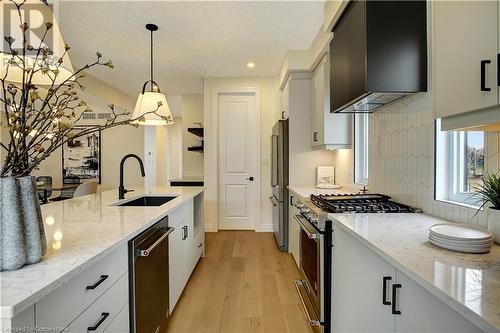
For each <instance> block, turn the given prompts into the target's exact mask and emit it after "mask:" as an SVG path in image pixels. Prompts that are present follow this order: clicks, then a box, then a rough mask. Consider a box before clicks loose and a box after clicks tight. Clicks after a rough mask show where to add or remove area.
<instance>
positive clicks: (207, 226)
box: [205, 223, 219, 232]
mask: <svg viewBox="0 0 500 333" xmlns="http://www.w3.org/2000/svg"><path fill="white" fill-rule="evenodd" d="M217 231H219V230H218V229H217V227H216V226H214V225H213V224H211V223H210V224H205V232H217Z"/></svg>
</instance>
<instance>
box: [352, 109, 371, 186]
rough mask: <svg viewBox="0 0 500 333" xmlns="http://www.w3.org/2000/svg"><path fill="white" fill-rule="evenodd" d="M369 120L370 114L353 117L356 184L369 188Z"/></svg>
mask: <svg viewBox="0 0 500 333" xmlns="http://www.w3.org/2000/svg"><path fill="white" fill-rule="evenodd" d="M361 117H362V118H361ZM369 119H370V118H369V113H355V114H354V116H353V127H354V130H353V148H354V154H353V155H354V158H353V159H354V183H355V184H358V185H363V186H368V179H369V158H370V155H369V134H370V132H369V127H370V120H369ZM360 120H361V121H360ZM360 147H361V148H360ZM360 150H362V152H360Z"/></svg>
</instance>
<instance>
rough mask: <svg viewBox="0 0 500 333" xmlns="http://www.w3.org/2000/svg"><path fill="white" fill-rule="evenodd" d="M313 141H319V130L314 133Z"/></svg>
mask: <svg viewBox="0 0 500 333" xmlns="http://www.w3.org/2000/svg"><path fill="white" fill-rule="evenodd" d="M313 141H314V142H317V141H318V132H314V133H313Z"/></svg>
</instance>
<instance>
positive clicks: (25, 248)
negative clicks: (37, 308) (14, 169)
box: [0, 176, 47, 271]
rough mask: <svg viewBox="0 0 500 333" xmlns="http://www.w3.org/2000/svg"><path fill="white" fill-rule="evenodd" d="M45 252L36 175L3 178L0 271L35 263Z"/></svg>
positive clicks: (1, 180) (0, 197) (1, 191)
mask: <svg viewBox="0 0 500 333" xmlns="http://www.w3.org/2000/svg"><path fill="white" fill-rule="evenodd" d="M46 252H47V241H46V240H45V232H44V229H43V219H42V212H41V210H40V202H39V199H38V192H37V188H36V180H35V177H31V176H27V177H18V178H14V177H5V178H0V271H4V270H14V269H19V268H21V267H23V266H24V265H26V264H34V263H36V262H38V261H40V259H42V256H43V255H44V254H45V253H46Z"/></svg>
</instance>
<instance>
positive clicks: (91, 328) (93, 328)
mask: <svg viewBox="0 0 500 333" xmlns="http://www.w3.org/2000/svg"><path fill="white" fill-rule="evenodd" d="M108 317H109V313H108V312H103V313H101V318H100V319H99V321H98V322H97V323H96V324H95V325H94V326H90V327H87V332H88V331H97V329H98V328H99V326H101V324H102V323H103V322H104V321H105V320H106V318H108Z"/></svg>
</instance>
